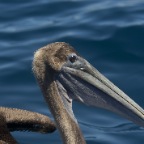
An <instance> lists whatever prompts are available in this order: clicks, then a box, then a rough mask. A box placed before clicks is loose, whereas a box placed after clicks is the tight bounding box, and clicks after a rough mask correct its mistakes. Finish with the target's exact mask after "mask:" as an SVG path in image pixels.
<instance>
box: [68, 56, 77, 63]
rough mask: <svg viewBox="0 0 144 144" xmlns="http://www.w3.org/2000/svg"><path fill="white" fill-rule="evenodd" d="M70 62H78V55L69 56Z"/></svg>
mask: <svg viewBox="0 0 144 144" xmlns="http://www.w3.org/2000/svg"><path fill="white" fill-rule="evenodd" d="M68 60H69V61H70V62H71V63H74V62H76V61H77V55H76V54H70V55H68Z"/></svg>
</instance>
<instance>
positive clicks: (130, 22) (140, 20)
mask: <svg viewBox="0 0 144 144" xmlns="http://www.w3.org/2000/svg"><path fill="white" fill-rule="evenodd" d="M57 41H65V42H67V43H70V44H71V45H72V46H73V47H74V48H75V49H76V50H77V51H78V52H79V53H80V55H82V56H83V57H84V58H85V59H87V60H88V61H89V62H90V63H91V64H92V65H93V66H94V67H96V68H97V69H98V70H99V71H100V72H101V73H102V74H104V75H105V76H106V77H107V78H109V79H110V80H111V81H112V82H113V83H114V84H116V85H117V86H118V87H119V88H120V89H122V90H123V91H124V92H125V93H127V94H128V95H129V96H130V97H131V98H132V99H134V100H135V101H136V102H137V103H138V104H139V105H140V106H141V107H143V108H144V1H143V0H121V1H119V0H109V1H108V0H103V1H101V0H96V1H88V0H87V1H86V0H85V1H82V0H79V1H76V0H69V1H66V0H65V1H60V0H59V1H55V0H19V1H18V0H12V1H11V0H0V105H1V106H5V107H15V108H21V109H27V110H31V111H35V112H39V113H42V114H46V115H47V116H49V117H50V118H51V119H53V117H52V115H51V113H50V111H49V109H48V107H47V104H46V102H45V101H44V99H43V96H42V94H41V92H40V89H39V87H38V85H37V83H36V80H35V78H34V76H33V72H32V60H33V54H34V52H35V51H36V50H37V49H38V48H40V47H42V46H45V45H46V44H49V43H52V42H57ZM73 110H74V114H75V116H76V118H77V120H78V122H79V125H80V127H81V130H82V132H83V134H84V137H85V140H86V142H87V144H95V143H96V144H121V143H123V144H139V143H144V128H142V127H139V126H137V125H135V124H133V123H132V122H130V121H128V120H126V119H124V118H122V117H120V116H118V115H116V114H113V113H112V112H108V111H106V110H102V109H98V108H94V107H88V106H85V105H83V104H80V103H78V102H74V103H73ZM12 135H13V136H14V137H15V139H16V140H17V141H18V142H19V143H20V144H39V143H42V144H47V143H51V144H59V143H62V140H61V138H60V135H59V133H58V131H55V132H54V133H52V134H39V133H32V132H13V133H12Z"/></svg>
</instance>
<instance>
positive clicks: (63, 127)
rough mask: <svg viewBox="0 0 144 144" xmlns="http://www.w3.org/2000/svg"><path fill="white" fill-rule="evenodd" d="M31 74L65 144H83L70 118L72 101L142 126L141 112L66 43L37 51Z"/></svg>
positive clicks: (58, 43) (142, 114) (78, 129)
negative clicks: (115, 114)
mask: <svg viewBox="0 0 144 144" xmlns="http://www.w3.org/2000/svg"><path fill="white" fill-rule="evenodd" d="M33 72H34V75H35V77H36V79H37V81H38V83H39V86H40V88H41V90H42V93H43V95H44V97H45V100H46V102H47V104H48V106H49V108H50V111H51V113H52V114H53V116H54V119H55V122H56V126H57V128H58V130H59V132H60V134H61V136H62V140H63V143H64V144H85V143H86V142H85V140H84V137H83V135H82V132H81V130H80V128H79V126H78V122H77V120H76V118H75V116H74V114H73V110H72V102H73V100H77V101H79V102H82V103H84V104H86V105H90V106H96V107H100V108H104V109H107V110H110V111H112V112H115V113H117V114H120V115H122V116H124V117H125V118H127V119H129V120H131V121H132V122H134V123H136V124H137V125H139V126H144V110H143V109H142V108H141V107H140V106H139V105H138V104H136V103H135V102H134V101H133V100H132V99H131V98H130V97H129V96H127V95H126V94H125V93H124V92H123V91H121V90H120V89H119V88H118V87H116V86H115V85H114V84H113V83H112V82H110V81H109V80H108V79H107V78H106V77H104V76H103V75H102V74H101V73H100V72H99V71H98V70H97V69H95V68H94V67H93V66H92V65H91V64H90V63H89V62H88V61H86V60H85V59H84V58H82V57H81V56H80V55H79V54H78V53H77V52H76V51H75V50H74V48H73V47H72V46H71V45H69V44H67V43H65V42H55V43H52V44H49V45H47V46H45V47H42V48H40V49H39V50H37V51H36V52H35V55H34V60H33Z"/></svg>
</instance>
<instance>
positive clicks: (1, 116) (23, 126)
mask: <svg viewBox="0 0 144 144" xmlns="http://www.w3.org/2000/svg"><path fill="white" fill-rule="evenodd" d="M55 129H56V127H55V124H54V123H53V122H52V121H51V120H50V119H49V118H48V117H47V116H45V115H42V114H39V113H36V112H31V111H27V110H21V109H16V108H6V107H0V144H17V143H18V142H17V141H16V140H15V139H14V138H13V137H12V135H11V134H10V131H26V130H27V131H33V132H40V133H50V132H53V131H55Z"/></svg>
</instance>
